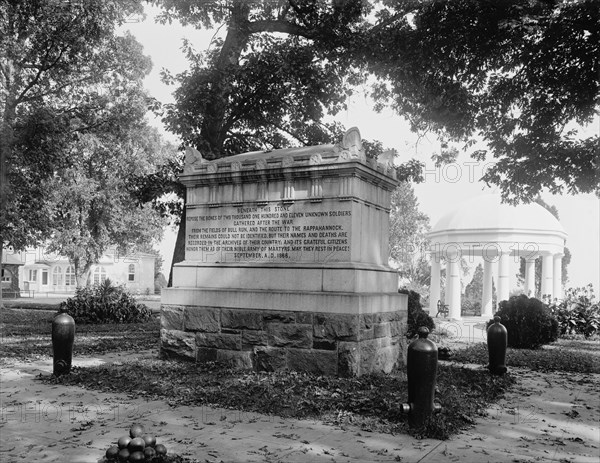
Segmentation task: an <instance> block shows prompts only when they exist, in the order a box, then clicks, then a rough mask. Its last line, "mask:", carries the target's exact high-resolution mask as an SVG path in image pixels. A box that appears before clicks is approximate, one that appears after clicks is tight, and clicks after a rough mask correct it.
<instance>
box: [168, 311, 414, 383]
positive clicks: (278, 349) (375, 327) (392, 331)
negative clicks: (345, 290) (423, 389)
mask: <svg viewBox="0 0 600 463" xmlns="http://www.w3.org/2000/svg"><path fill="white" fill-rule="evenodd" d="M404 320H405V315H404V314H402V313H400V312H392V313H384V314H380V313H371V314H344V313H342V314H337V313H335V314H334V313H321V312H298V311H296V312H285V311H272V310H270V311H267V310H264V311H263V310H254V309H253V310H245V309H231V308H218V307H194V306H187V307H181V306H163V310H162V316H161V326H162V327H163V328H162V329H161V353H162V355H163V356H169V357H180V358H187V359H190V360H195V361H197V362H214V361H219V362H224V363H227V364H228V365H230V366H232V367H234V368H240V369H254V370H258V371H281V370H298V371H306V372H311V373H316V374H323V375H338V376H360V375H363V374H369V373H375V372H383V373H389V372H390V371H392V370H394V369H395V368H399V367H401V366H402V365H403V358H404V356H405V350H406V339H405V337H404V334H403V331H404Z"/></svg>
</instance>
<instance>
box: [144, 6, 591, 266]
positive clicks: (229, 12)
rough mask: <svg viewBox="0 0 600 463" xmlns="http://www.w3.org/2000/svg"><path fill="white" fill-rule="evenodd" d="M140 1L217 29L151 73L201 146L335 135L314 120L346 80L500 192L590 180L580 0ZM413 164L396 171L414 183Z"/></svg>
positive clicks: (182, 132)
mask: <svg viewBox="0 0 600 463" xmlns="http://www.w3.org/2000/svg"><path fill="white" fill-rule="evenodd" d="M154 3H157V4H159V5H161V6H162V11H163V13H162V16H161V20H162V21H163V22H169V21H172V20H175V19H176V20H179V21H180V22H181V23H183V24H184V25H191V26H195V27H197V28H203V29H213V30H216V31H218V33H216V34H215V38H214V40H213V42H212V43H211V45H210V47H209V49H207V50H201V51H198V50H196V49H195V47H194V45H195V44H194V43H191V42H186V43H185V44H184V49H185V52H186V54H187V58H188V59H189V62H190V65H189V69H188V70H187V71H185V72H183V73H181V74H178V75H171V74H170V73H169V72H168V71H166V72H165V73H164V80H165V81H166V82H170V83H173V84H174V85H176V89H175V93H174V96H175V103H173V104H170V105H166V106H164V107H162V108H160V109H159V110H160V111H162V114H163V118H164V121H165V123H166V125H167V127H168V128H169V130H171V131H172V132H173V133H175V134H177V135H179V136H180V137H181V139H182V141H183V143H184V144H186V145H191V146H194V147H196V148H197V149H198V150H200V151H201V152H202V154H203V156H204V157H205V158H208V159H212V158H218V157H222V156H228V155H231V154H236V153H239V152H243V151H249V150H256V149H259V150H260V149H272V148H281V147H285V146H289V145H292V144H317V143H322V142H331V141H337V140H336V138H335V135H336V134H337V133H339V131H340V127H339V126H337V125H335V124H333V123H331V122H328V121H331V120H332V119H331V117H332V116H333V117H334V116H335V114H337V113H338V112H339V111H340V110H342V109H344V108H346V103H347V99H348V97H349V96H350V95H351V94H352V92H353V91H356V89H357V88H358V86H360V88H362V89H364V88H367V89H370V92H371V96H372V98H373V99H374V101H375V102H376V104H375V107H376V109H382V108H384V107H386V106H388V107H392V108H393V109H395V110H396V111H397V112H398V114H400V115H402V116H404V117H406V118H407V119H408V120H410V122H411V124H412V127H413V129H414V130H416V131H421V132H424V131H434V132H436V133H438V134H439V135H440V136H441V137H442V138H444V139H445V140H448V141H454V142H457V143H458V142H460V144H461V145H462V146H464V147H465V149H467V150H468V149H471V150H473V152H472V153H471V155H472V156H473V157H474V158H475V159H477V160H481V161H483V160H486V166H487V169H486V171H485V176H484V178H483V180H484V181H486V182H488V183H491V184H496V185H499V186H500V188H501V190H502V193H503V196H504V198H505V199H507V200H525V201H529V200H532V199H533V198H534V197H535V196H536V195H537V194H538V193H539V192H540V191H541V190H542V189H544V188H547V189H549V190H550V191H552V192H554V193H556V192H560V191H564V190H565V189H566V190H568V191H570V192H575V193H577V192H592V191H597V187H598V183H599V180H600V174H599V166H598V159H597V156H596V153H597V150H598V143H599V142H598V137H597V136H593V137H588V138H586V137H583V138H582V137H579V138H578V137H577V134H576V133H575V132H573V131H572V129H573V128H574V127H575V125H576V124H585V123H589V122H590V121H591V120H592V118H593V116H594V113H595V111H596V109H597V107H598V101H599V100H598V98H599V91H598V88H599V87H598V82H599V75H600V73H599V69H600V68H599V66H598V59H599V56H600V40H599V34H600V27H599V26H600V24H599V14H600V13H599V9H598V8H597V4H596V3H595V1H594V0H581V1H576V2H571V1H562V0H544V1H542V0H534V1H531V0H504V1H501V2H499V1H495V0H453V1H449V0H437V1H423V2H416V1H414V0H386V1H364V0H332V1H313V0H288V1H285V0H281V1H279V0H278V1H270V0H264V1H258V0H257V1H248V0H219V1H212V2H203V1H196V0H157V1H155V2H154ZM157 109H158V107H157ZM476 139H483V141H484V142H485V146H486V147H485V149H477V150H475V144H476V142H475V140H476ZM490 161H493V165H490V164H489V162H490ZM421 166H422V165H421V164H419V162H417V161H414V160H412V161H409V162H405V163H404V164H402V165H401V166H399V174H400V177H401V178H403V179H409V180H410V179H412V180H417V181H418V180H419V179H420V175H419V174H420V171H419V168H420V167H421ZM182 239H183V235H182V236H181V237H180V239H179V240H178V241H179V242H180V244H182V243H181V241H182ZM176 254H177V249H176ZM182 257H183V256H182V255H180V256H179V257H178V256H175V258H174V262H177V261H179V260H181V259H182Z"/></svg>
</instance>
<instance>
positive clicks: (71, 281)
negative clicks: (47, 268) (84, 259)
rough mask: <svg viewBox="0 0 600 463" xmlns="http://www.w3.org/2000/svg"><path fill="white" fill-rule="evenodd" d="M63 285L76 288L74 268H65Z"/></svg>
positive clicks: (70, 266)
mask: <svg viewBox="0 0 600 463" xmlns="http://www.w3.org/2000/svg"><path fill="white" fill-rule="evenodd" d="M65 285H67V286H77V279H76V278H75V268H74V267H73V266H72V265H69V266H68V267H67V270H66V271H65Z"/></svg>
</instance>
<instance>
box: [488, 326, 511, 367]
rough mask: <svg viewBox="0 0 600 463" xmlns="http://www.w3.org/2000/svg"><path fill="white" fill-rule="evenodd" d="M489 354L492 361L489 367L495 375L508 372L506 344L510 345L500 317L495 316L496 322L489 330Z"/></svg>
mask: <svg viewBox="0 0 600 463" xmlns="http://www.w3.org/2000/svg"><path fill="white" fill-rule="evenodd" d="M487 344H488V354H489V356H490V363H489V365H488V369H489V370H490V373H492V374H493V375H503V374H504V373H506V370H507V368H506V346H507V345H508V332H507V331H506V327H505V326H504V325H503V324H502V323H500V317H498V316H495V317H494V323H493V324H491V325H490V327H489V328H488V330H487Z"/></svg>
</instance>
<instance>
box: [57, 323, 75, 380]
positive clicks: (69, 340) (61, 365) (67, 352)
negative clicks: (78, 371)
mask: <svg viewBox="0 0 600 463" xmlns="http://www.w3.org/2000/svg"><path fill="white" fill-rule="evenodd" d="M74 340H75V320H73V317H71V316H70V315H69V314H68V313H66V312H61V313H59V314H58V315H57V316H56V317H54V320H52V352H53V359H54V362H53V363H54V370H53V372H54V374H55V375H56V376H60V375H62V374H66V373H69V371H71V361H72V359H73V341H74Z"/></svg>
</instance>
